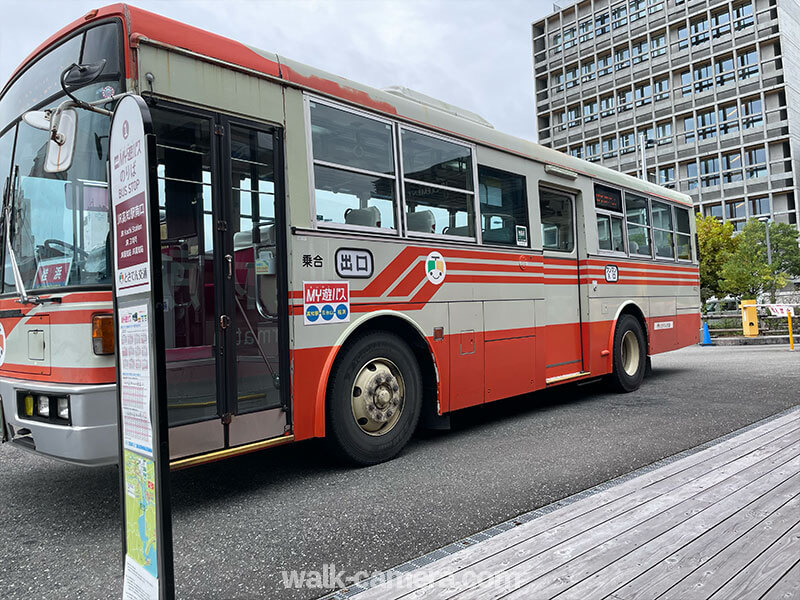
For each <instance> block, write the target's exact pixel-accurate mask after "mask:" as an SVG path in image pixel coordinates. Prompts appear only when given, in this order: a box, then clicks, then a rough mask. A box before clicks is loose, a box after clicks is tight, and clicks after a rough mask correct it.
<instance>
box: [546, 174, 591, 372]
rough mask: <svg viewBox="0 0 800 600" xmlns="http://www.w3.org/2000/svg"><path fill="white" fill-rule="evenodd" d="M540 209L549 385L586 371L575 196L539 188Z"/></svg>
mask: <svg viewBox="0 0 800 600" xmlns="http://www.w3.org/2000/svg"><path fill="white" fill-rule="evenodd" d="M539 207H540V211H541V219H542V248H543V250H544V279H545V286H544V297H545V302H544V303H543V308H544V313H545V314H544V323H545V335H544V342H545V344H544V348H545V349H544V352H545V378H546V381H547V383H555V382H556V381H560V380H562V379H568V378H570V377H574V376H577V375H578V374H580V373H582V372H583V348H582V341H581V306H580V278H579V270H578V244H577V237H576V227H575V197H574V196H572V195H570V194H567V193H565V192H561V191H555V190H551V189H548V188H539ZM537 321H538V319H537Z"/></svg>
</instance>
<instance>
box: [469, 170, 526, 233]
mask: <svg viewBox="0 0 800 600" xmlns="http://www.w3.org/2000/svg"><path fill="white" fill-rule="evenodd" d="M478 187H479V196H480V213H481V231H482V232H483V241H484V242H485V243H487V244H508V245H512V246H513V245H523V246H527V245H528V243H527V240H528V199H527V196H526V194H525V178H524V177H523V176H522V175H514V174H513V173H506V172H505V171H499V170H497V169H491V168H489V167H483V166H478ZM518 228H523V229H524V230H520V235H521V236H522V237H521V238H519V239H518V238H517V229H518ZM522 240H524V243H523V241H522Z"/></svg>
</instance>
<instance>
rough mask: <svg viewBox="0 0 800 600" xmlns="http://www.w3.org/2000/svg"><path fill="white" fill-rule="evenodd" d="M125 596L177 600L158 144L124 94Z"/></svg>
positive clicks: (137, 103)
mask: <svg viewBox="0 0 800 600" xmlns="http://www.w3.org/2000/svg"><path fill="white" fill-rule="evenodd" d="M108 155H109V179H108V181H109V191H110V195H111V207H112V210H111V218H112V230H113V247H114V251H113V255H114V314H115V318H116V340H117V344H116V347H117V351H116V359H117V400H118V402H117V407H118V416H119V419H118V423H119V448H120V454H119V468H120V491H121V501H122V502H121V503H122V516H123V534H122V544H123V550H124V563H125V577H124V584H123V591H122V597H123V600H174V597H175V579H174V572H173V560H172V513H171V506H170V494H169V437H168V423H167V403H166V397H167V396H166V367H165V359H164V320H163V314H162V312H163V302H162V284H161V252H160V244H159V240H160V227H159V209H158V186H157V180H156V160H155V159H156V146H155V135H153V127H152V120H151V118H150V111H149V109H148V108H147V104H146V103H145V102H144V100H143V99H142V98H141V97H140V96H135V95H133V94H131V95H126V96H124V97H123V98H122V99H121V100H120V101H119V103H118V104H117V106H116V108H115V109H114V115H113V116H112V120H111V131H110V134H109V153H108Z"/></svg>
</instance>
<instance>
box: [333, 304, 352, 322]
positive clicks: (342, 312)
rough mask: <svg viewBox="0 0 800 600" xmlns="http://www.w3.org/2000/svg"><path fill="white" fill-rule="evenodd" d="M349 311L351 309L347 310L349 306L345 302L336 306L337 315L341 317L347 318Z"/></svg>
mask: <svg viewBox="0 0 800 600" xmlns="http://www.w3.org/2000/svg"><path fill="white" fill-rule="evenodd" d="M348 312H349V311H348V310H347V306H345V305H344V304H340V305H339V306H337V307H336V316H337V317H338V318H339V319H346V318H347V313H348Z"/></svg>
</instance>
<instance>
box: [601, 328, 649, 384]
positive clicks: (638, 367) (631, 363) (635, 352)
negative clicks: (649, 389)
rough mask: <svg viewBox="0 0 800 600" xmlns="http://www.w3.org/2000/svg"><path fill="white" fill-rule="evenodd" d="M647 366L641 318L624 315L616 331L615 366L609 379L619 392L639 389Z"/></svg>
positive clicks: (645, 344)
mask: <svg viewBox="0 0 800 600" xmlns="http://www.w3.org/2000/svg"><path fill="white" fill-rule="evenodd" d="M646 368H647V343H646V341H645V337H644V331H642V326H641V324H640V323H639V320H638V319H637V318H636V317H634V316H632V315H622V316H621V317H620V318H619V320H618V321H617V329H616V331H614V367H613V371H612V372H611V376H610V378H609V381H610V383H611V387H612V388H614V389H615V390H616V391H618V392H632V391H634V390H636V389H639V386H640V385H641V384H642V380H643V379H644V374H645V370H646Z"/></svg>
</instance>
